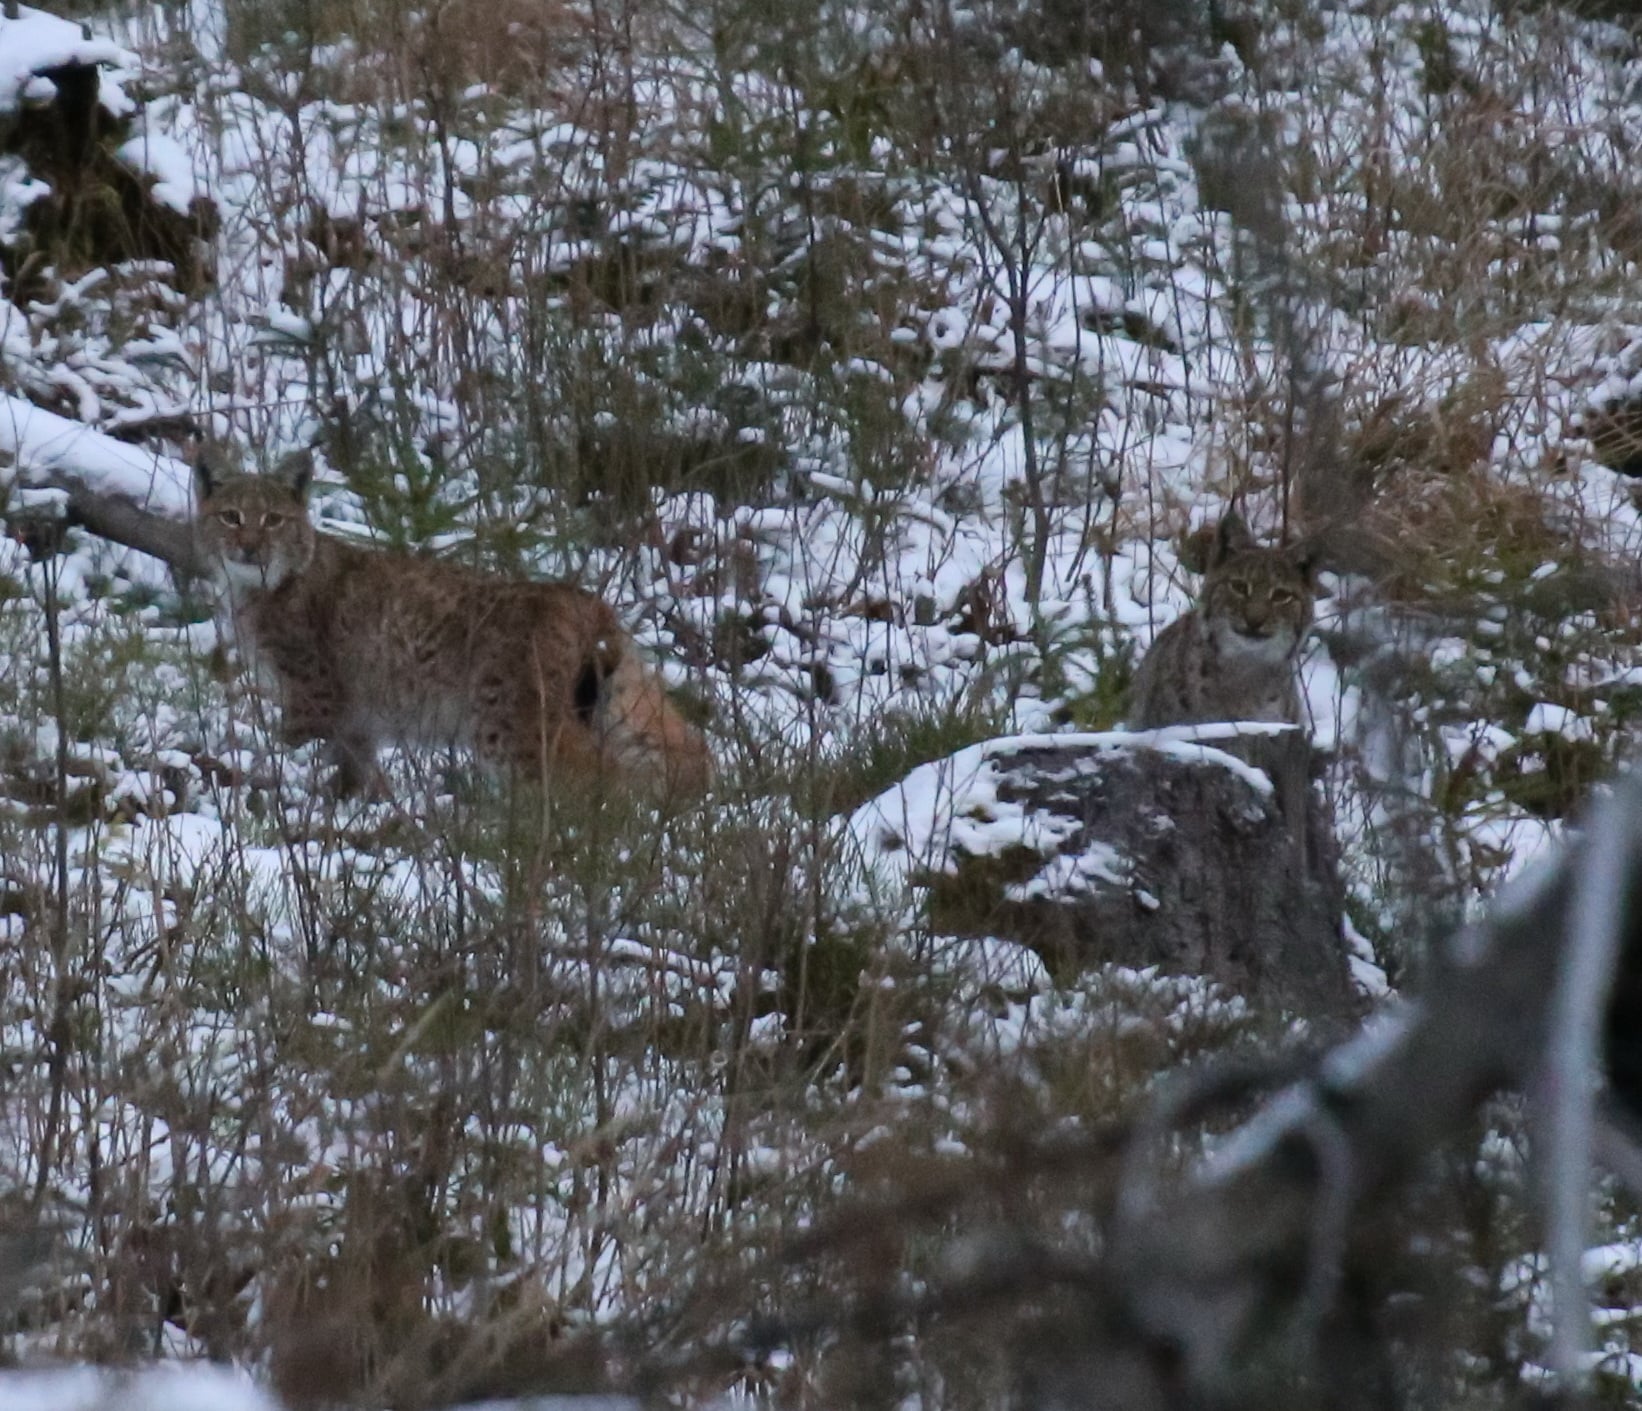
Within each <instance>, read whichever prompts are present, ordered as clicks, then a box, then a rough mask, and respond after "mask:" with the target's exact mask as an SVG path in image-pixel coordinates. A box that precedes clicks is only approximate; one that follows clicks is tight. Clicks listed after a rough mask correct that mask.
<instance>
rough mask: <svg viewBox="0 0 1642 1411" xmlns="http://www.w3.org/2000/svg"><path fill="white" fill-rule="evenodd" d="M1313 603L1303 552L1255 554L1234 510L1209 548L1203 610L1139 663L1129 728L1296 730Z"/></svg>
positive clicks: (1162, 637)
mask: <svg viewBox="0 0 1642 1411" xmlns="http://www.w3.org/2000/svg"><path fill="white" fill-rule="evenodd" d="M1311 603H1312V586H1311V564H1310V561H1309V559H1308V557H1307V555H1306V554H1305V553H1304V551H1302V550H1297V549H1292V548H1291V549H1272V548H1261V547H1259V546H1258V545H1256V544H1255V543H1254V541H1253V540H1252V539H1251V538H1250V537H1249V531H1248V529H1247V527H1246V526H1245V525H1244V523H1243V521H1242V519H1241V517H1240V516H1239V515H1238V514H1237V512H1236V511H1235V510H1233V511H1232V512H1230V513H1229V514H1227V516H1226V517H1225V518H1224V519H1223V520H1221V522H1220V526H1219V528H1218V529H1217V530H1216V531H1215V534H1214V539H1213V542H1212V544H1211V545H1210V546H1209V549H1208V553H1207V556H1206V562H1205V563H1204V577H1203V588H1202V591H1201V593H1200V594H1199V595H1198V600H1197V605H1196V606H1195V607H1194V608H1193V609H1192V610H1191V611H1190V612H1188V613H1186V614H1185V615H1184V616H1183V617H1180V618H1178V619H1177V620H1175V621H1174V622H1171V623H1170V624H1169V625H1168V626H1167V627H1165V628H1164V629H1163V631H1162V632H1160V633H1159V634H1158V636H1157V640H1156V641H1154V642H1153V643H1152V646H1151V650H1150V651H1148V652H1147V653H1146V655H1145V657H1144V658H1142V660H1141V663H1140V667H1139V669H1138V670H1137V671H1136V673H1135V680H1134V687H1133V690H1132V693H1131V695H1130V708H1129V724H1130V725H1131V726H1132V727H1133V728H1134V729H1137V730H1150V729H1153V728H1154V727H1156V726H1160V725H1193V724H1201V723H1205V722H1208V721H1218V720H1267V721H1280V722H1284V723H1287V724H1292V725H1298V724H1300V723H1301V719H1300V697H1299V693H1298V691H1297V690H1296V687H1295V655H1296V653H1297V652H1298V651H1299V648H1300V642H1301V640H1302V639H1303V638H1304V636H1305V634H1306V630H1307V629H1308V628H1309V627H1310V626H1311Z"/></svg>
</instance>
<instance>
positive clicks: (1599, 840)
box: [1533, 788, 1642, 1390]
mask: <svg viewBox="0 0 1642 1411" xmlns="http://www.w3.org/2000/svg"><path fill="white" fill-rule="evenodd" d="M1585 833H1586V841H1585V844H1584V847H1583V849H1582V852H1581V855H1580V857H1579V863H1578V868H1577V871H1576V874H1575V877H1574V883H1573V886H1574V892H1573V900H1572V914H1571V916H1570V918H1569V924H1568V929H1567V941H1566V944H1565V945H1564V947H1563V952H1562V963H1561V965H1560V967H1559V969H1558V973H1557V983H1556V991H1555V996H1554V999H1553V1001H1552V1010H1551V1024H1550V1033H1549V1035H1548V1036H1547V1042H1546V1048H1545V1066H1544V1070H1543V1072H1542V1074H1541V1075H1540V1079H1539V1081H1538V1083H1537V1084H1536V1085H1535V1088H1534V1093H1533V1097H1534V1100H1535V1105H1536V1108H1537V1111H1536V1114H1535V1117H1536V1120H1535V1123H1534V1135H1535V1137H1536V1143H1535V1145H1536V1163H1535V1164H1536V1165H1537V1166H1538V1167H1539V1170H1540V1177H1541V1182H1540V1189H1541V1191H1542V1192H1543V1197H1544V1201H1545V1240H1546V1249H1547V1252H1548V1254H1549V1256H1550V1262H1551V1299H1552V1314H1553V1322H1552V1333H1551V1350H1550V1364H1551V1369H1552V1371H1553V1372H1555V1374H1556V1378H1557V1383H1558V1385H1559V1386H1560V1387H1562V1388H1563V1389H1564V1390H1572V1389H1573V1388H1575V1387H1577V1386H1578V1385H1579V1383H1580V1382H1581V1380H1582V1379H1583V1377H1584V1375H1585V1365H1586V1362H1587V1360H1588V1358H1587V1354H1588V1353H1589V1352H1590V1350H1591V1312H1590V1304H1589V1300H1588V1298H1587V1297H1586V1292H1585V1281H1584V1278H1583V1275H1582V1273H1581V1268H1582V1264H1583V1260H1584V1254H1585V1249H1586V1247H1587V1245H1588V1244H1589V1242H1590V1241H1589V1238H1588V1237H1589V1234H1590V1223H1591V1164H1592V1156H1593V1153H1594V1147H1595V1141H1596V1111H1595V1107H1596V1094H1597V1087H1598V1083H1599V1076H1600V1072H1601V1057H1602V1033H1603V1028H1604V1025H1605V1021H1606V1018H1607V1013H1608V998H1609V995H1610V992H1611V990H1612V987H1613V977H1614V970H1615V966H1616V965H1617V963H1618V959H1619V953H1620V946H1621V943H1622V938H1623V936H1624V934H1625V930H1626V924H1627V921H1628V920H1629V916H1628V913H1629V910H1630V885H1629V882H1630V878H1631V877H1632V876H1633V875H1634V873H1635V870H1636V867H1637V865H1638V862H1639V861H1642V858H1639V857H1638V852H1639V846H1638V839H1639V837H1642V795H1639V794H1638V792H1637V790H1636V789H1635V788H1623V789H1620V790H1618V791H1617V792H1615V793H1614V794H1613V795H1612V796H1611V797H1610V798H1608V799H1605V800H1604V801H1603V802H1602V803H1601V804H1600V805H1599V806H1598V807H1597V809H1596V810H1595V812H1594V813H1593V814H1592V816H1591V818H1590V820H1589V822H1588V824H1587V825H1586V829H1585Z"/></svg>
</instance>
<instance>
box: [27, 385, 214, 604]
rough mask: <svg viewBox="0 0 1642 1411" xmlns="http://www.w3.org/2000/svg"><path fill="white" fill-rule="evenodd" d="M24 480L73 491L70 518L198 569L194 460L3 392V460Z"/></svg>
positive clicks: (184, 569) (190, 569)
mask: <svg viewBox="0 0 1642 1411" xmlns="http://www.w3.org/2000/svg"><path fill="white" fill-rule="evenodd" d="M7 457H9V458H10V459H11V460H12V461H13V463H14V464H15V466H16V483H17V484H18V485H21V486H27V487H39V486H46V487H51V488H54V489H59V490H62V491H64V492H66V494H67V495H68V511H69V518H70V522H71V523H74V524H77V525H80V526H82V527H84V528H85V529H88V530H89V531H90V532H91V533H93V534H96V535H98V536H100V537H101V538H104V539H112V540H113V541H114V542H115V543H117V544H124V545H125V546H126V547H127V548H132V549H137V550H139V551H140V552H142V553H145V554H152V555H153V556H154V557H155V558H157V559H161V560H163V561H164V562H166V563H168V564H170V565H171V566H172V567H173V568H176V569H179V570H181V571H182V572H185V573H192V572H197V571H198V569H197V567H196V565H195V560H194V545H193V536H192V534H191V533H190V531H189V528H188V524H187V515H188V502H189V499H188V482H189V474H188V470H187V467H186V466H184V465H182V464H181V463H180V462H178V461H174V460H171V459H169V458H168V457H165V456H157V455H155V454H154V453H153V452H151V451H146V450H144V449H142V448H141V447H138V446H128V445H126V444H125V442H123V441H116V440H115V439H114V438H113V437H111V436H105V435H103V434H102V433H101V432H99V431H94V430H92V428H90V427H88V426H84V425H82V424H81V423H79V422H77V421H70V420H69V419H68V418H67V417H61V416H58V415H57V414H56V413H54V412H48V411H46V410H45V409H44V408H42V407H37V406H35V405H34V404H33V403H31V402H26V401H24V400H23V399H22V398H20V397H12V396H7V395H5V394H0V459H4V458H7Z"/></svg>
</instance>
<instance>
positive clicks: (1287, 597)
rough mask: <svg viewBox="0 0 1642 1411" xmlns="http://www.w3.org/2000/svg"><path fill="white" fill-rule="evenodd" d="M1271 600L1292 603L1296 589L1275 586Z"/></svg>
mask: <svg viewBox="0 0 1642 1411" xmlns="http://www.w3.org/2000/svg"><path fill="white" fill-rule="evenodd" d="M1271 600H1272V602H1274V603H1292V602H1293V601H1294V589H1292V588H1273V589H1272V590H1271Z"/></svg>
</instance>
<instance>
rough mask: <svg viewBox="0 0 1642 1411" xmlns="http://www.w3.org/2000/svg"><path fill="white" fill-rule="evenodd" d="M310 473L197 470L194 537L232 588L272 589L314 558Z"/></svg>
mask: <svg viewBox="0 0 1642 1411" xmlns="http://www.w3.org/2000/svg"><path fill="white" fill-rule="evenodd" d="M306 488H307V477H306V476H305V475H304V476H301V477H299V478H298V479H296V480H285V479H280V478H278V477H275V476H271V475H268V476H263V475H228V476H224V477H222V478H220V479H217V478H215V477H213V476H212V475H211V473H210V472H209V471H206V470H205V469H204V468H203V466H202V468H200V469H199V470H198V471H197V473H196V476H195V500H196V504H195V511H194V542H195V544H196V545H197V547H198V548H199V550H200V553H201V556H202V557H203V558H204V559H205V561H206V562H207V563H209V564H211V565H213V566H214V567H217V568H219V569H220V572H221V574H222V576H223V578H225V579H226V580H227V583H228V585H229V587H230V588H236V589H246V588H259V589H264V590H268V591H272V590H273V589H275V588H279V587H281V586H283V585H284V584H285V582H286V581H287V580H288V579H290V578H291V577H293V576H294V575H296V574H298V573H301V572H302V571H303V570H304V569H306V568H307V567H308V565H309V564H310V563H312V562H313V557H314V529H313V526H312V525H311V524H310V523H309V522H308V509H307V506H306V504H305V503H304V501H303V492H304V491H305V489H306Z"/></svg>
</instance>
